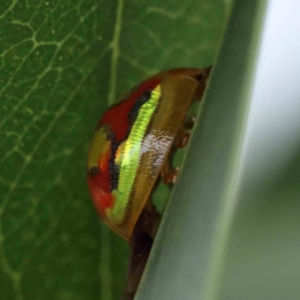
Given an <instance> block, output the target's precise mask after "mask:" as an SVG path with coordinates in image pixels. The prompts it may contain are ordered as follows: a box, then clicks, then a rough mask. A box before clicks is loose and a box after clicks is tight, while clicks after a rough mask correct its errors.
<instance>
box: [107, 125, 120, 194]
mask: <svg viewBox="0 0 300 300" xmlns="http://www.w3.org/2000/svg"><path fill="white" fill-rule="evenodd" d="M108 138H109V140H110V141H111V148H110V151H111V152H110V157H109V161H108V169H109V175H110V191H113V190H117V189H118V183H119V175H120V170H119V167H118V166H117V165H116V164H115V159H116V153H117V150H118V148H119V146H120V143H119V142H117V140H116V137H115V135H114V133H113V132H111V131H110V132H109V135H108Z"/></svg>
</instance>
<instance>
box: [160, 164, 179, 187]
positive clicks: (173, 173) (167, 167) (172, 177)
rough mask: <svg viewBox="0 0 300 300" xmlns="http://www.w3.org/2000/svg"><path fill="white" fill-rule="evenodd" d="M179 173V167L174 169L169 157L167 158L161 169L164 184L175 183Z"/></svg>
mask: <svg viewBox="0 0 300 300" xmlns="http://www.w3.org/2000/svg"><path fill="white" fill-rule="evenodd" d="M178 173H179V168H175V169H173V168H172V166H171V164H170V160H169V158H168V159H166V160H165V162H164V163H163V165H162V169H161V179H162V182H163V183H164V184H174V183H175V181H176V179H177V176H178Z"/></svg>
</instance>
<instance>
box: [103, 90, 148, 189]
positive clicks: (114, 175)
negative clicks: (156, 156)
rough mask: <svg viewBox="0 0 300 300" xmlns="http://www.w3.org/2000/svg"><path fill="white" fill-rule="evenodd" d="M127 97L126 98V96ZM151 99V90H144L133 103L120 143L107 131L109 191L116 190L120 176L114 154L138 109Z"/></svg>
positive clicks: (126, 136)
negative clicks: (109, 147)
mask: <svg viewBox="0 0 300 300" xmlns="http://www.w3.org/2000/svg"><path fill="white" fill-rule="evenodd" d="M127 97H128V96H127ZM150 97H151V90H146V91H145V92H143V94H142V95H141V96H140V97H139V98H138V99H137V100H136V101H135V103H134V104H133V106H132V107H131V110H130V112H129V113H128V116H127V118H128V121H129V126H128V130H127V133H126V135H125V138H124V139H123V140H122V141H119V142H118V141H117V140H116V137H115V134H114V133H113V132H111V131H108V140H110V142H111V149H110V150H111V153H110V157H109V163H108V168H109V174H110V191H113V190H117V189H118V185H119V176H120V169H119V166H118V165H117V164H116V163H115V159H116V153H117V151H118V148H119V146H120V145H121V144H122V142H123V141H125V140H126V139H127V138H128V136H129V134H130V131H131V128H132V126H133V124H134V122H135V120H136V118H137V116H138V113H139V110H140V108H141V107H142V106H143V104H145V103H146V102H147V101H148V100H149V99H150Z"/></svg>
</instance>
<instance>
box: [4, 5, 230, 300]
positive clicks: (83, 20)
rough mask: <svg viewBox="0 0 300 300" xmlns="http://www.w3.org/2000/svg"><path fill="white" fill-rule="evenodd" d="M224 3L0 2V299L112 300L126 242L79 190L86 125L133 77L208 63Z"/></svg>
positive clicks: (224, 13)
mask: <svg viewBox="0 0 300 300" xmlns="http://www.w3.org/2000/svg"><path fill="white" fill-rule="evenodd" d="M229 7H230V6H229V2H228V1H221V0H213V1H212V0H202V1H192V0H186V1H184V2H183V1H178V0H176V1H174V0H173V1H163V2H162V1H155V0H151V1H141V0H133V1H125V0H118V1H116V0H114V1H103V0H97V1H96V0H84V1H83V0H72V1H69V0H68V1H58V0H54V1H51V0H49V1H37V0H27V1H25V0H4V1H2V4H1V5H0V39H1V43H0V101H1V102H0V103H1V105H0V141H1V142H0V170H1V171H0V193H1V199H0V298H1V299H3V300H27V299H43V300H47V299H51V300H54V299H63V300H67V299H78V300H82V299H85V300H87V299H101V300H114V299H119V298H120V295H121V293H122V290H123V287H124V279H125V273H126V268H127V259H128V245H127V244H126V243H125V242H124V241H123V240H122V239H121V238H119V237H117V236H115V235H114V234H113V233H111V232H110V231H109V230H108V229H106V228H105V227H104V226H102V225H101V224H100V222H99V220H98V217H97V215H96V213H95V211H94V209H93V207H92V204H91V201H90V198H89V195H88V192H87V187H86V178H85V163H86V153H87V147H88V144H89V141H90V138H91V135H92V132H93V129H94V126H95V124H96V122H97V120H98V119H99V117H100V115H101V114H102V112H103V111H104V110H105V109H106V107H107V106H108V105H109V104H111V103H113V102H114V101H115V100H117V99H118V97H119V96H120V95H121V94H122V93H124V92H126V91H127V90H128V89H129V88H130V87H131V86H133V85H135V84H136V83H137V82H138V81H140V80H141V79H144V78H145V77H147V76H149V75H151V74H154V73H156V72H160V71H161V70H164V69H168V68H174V67H183V66H185V67H188V66H191V67H205V66H208V65H211V64H212V63H213V59H214V57H215V55H216V51H217V49H218V46H219V43H220V40H221V38H222V33H223V30H224V26H225V21H226V16H227V15H228V12H229ZM157 197H161V195H159V194H158V195H157Z"/></svg>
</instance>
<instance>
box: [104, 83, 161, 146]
mask: <svg viewBox="0 0 300 300" xmlns="http://www.w3.org/2000/svg"><path fill="white" fill-rule="evenodd" d="M159 83H160V80H159V79H153V80H150V81H149V80H148V81H145V82H143V83H142V84H141V85H140V86H139V87H138V89H137V90H136V91H135V92H134V93H132V94H131V95H130V96H129V98H128V99H127V100H125V101H122V102H120V103H118V104H116V105H115V106H113V107H112V108H111V109H109V110H108V111H107V112H106V113H105V114H104V115H103V117H102V118H101V120H100V121H99V125H101V124H109V125H110V130H111V131H112V132H113V133H114V135H115V138H116V141H117V142H122V141H123V140H124V139H125V138H126V134H127V133H128V129H129V126H130V125H131V124H130V122H129V120H128V114H129V112H130V111H131V108H132V106H133V105H134V103H135V102H136V100H137V99H138V98H139V97H141V96H142V94H143V93H144V92H145V91H146V90H153V89H154V88H155V87H156V86H157V85H158V84H159Z"/></svg>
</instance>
